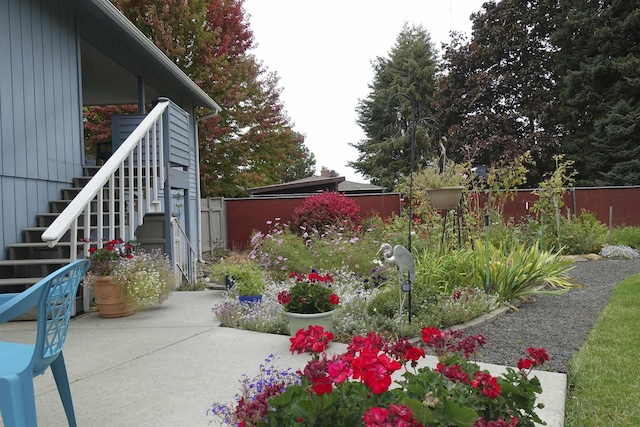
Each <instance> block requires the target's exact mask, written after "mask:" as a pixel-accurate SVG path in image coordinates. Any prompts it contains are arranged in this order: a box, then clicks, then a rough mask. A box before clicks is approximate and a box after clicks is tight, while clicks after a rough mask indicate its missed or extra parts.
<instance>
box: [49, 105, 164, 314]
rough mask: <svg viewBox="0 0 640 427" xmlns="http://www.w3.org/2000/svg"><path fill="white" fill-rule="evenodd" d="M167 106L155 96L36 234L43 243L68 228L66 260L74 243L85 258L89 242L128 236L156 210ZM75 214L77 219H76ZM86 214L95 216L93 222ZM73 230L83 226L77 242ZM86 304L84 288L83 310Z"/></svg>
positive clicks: (74, 253)
mask: <svg viewBox="0 0 640 427" xmlns="http://www.w3.org/2000/svg"><path fill="white" fill-rule="evenodd" d="M168 106H169V102H168V101H161V102H159V103H158V104H157V105H156V106H155V108H154V109H153V110H151V112H150V113H149V114H148V115H147V116H146V117H145V118H144V120H143V121H142V122H141V123H140V124H139V125H138V126H137V127H136V129H135V130H134V131H133V132H132V133H131V135H130V136H129V137H128V138H127V139H126V140H125V141H124V142H123V143H122V145H121V146H120V147H119V148H118V149H117V150H116V151H115V152H114V153H113V154H112V155H111V157H110V158H109V159H108V160H107V161H106V162H105V164H104V165H103V166H102V167H101V168H100V169H99V170H98V171H97V172H96V174H95V175H94V176H93V178H91V180H90V181H89V182H88V183H87V185H85V186H84V188H83V189H82V190H81V191H80V192H79V193H78V195H77V196H76V197H75V198H74V199H73V200H72V201H71V202H70V203H69V205H68V206H67V207H66V208H65V209H64V210H63V211H62V212H61V213H60V215H58V217H57V218H56V219H55V220H54V221H53V223H52V224H51V225H50V226H49V227H48V228H47V229H46V230H45V231H44V233H42V240H43V241H45V242H46V243H47V244H48V246H49V247H54V246H55V245H56V244H58V242H59V241H60V239H62V237H63V236H64V235H65V234H66V233H67V232H69V243H70V249H69V250H70V254H69V257H70V258H71V261H75V260H76V259H77V257H78V246H79V245H80V244H82V249H83V253H84V257H88V256H89V247H90V243H89V242H90V241H92V242H96V243H95V244H96V245H97V247H99V248H101V247H103V245H104V243H105V242H107V241H109V240H113V239H117V238H122V239H123V240H125V241H128V240H131V239H132V238H133V237H134V236H135V230H136V227H138V226H139V225H141V224H142V222H143V219H144V215H145V214H146V213H147V212H161V211H162V203H161V199H160V195H161V194H162V188H161V187H162V186H163V185H164V177H165V171H164V166H163V165H164V159H163V156H164V154H163V153H164V143H165V138H164V135H163V131H162V129H163V126H162V114H163V112H164V111H165V110H166V109H167V107H168ZM149 160H150V161H149ZM94 201H95V202H96V203H95V212H92V209H93V208H92V204H93V202H94ZM81 216H83V221H82V224H79V218H80V217H81ZM92 216H95V218H96V222H95V225H92ZM79 230H82V231H83V236H84V238H83V242H84V243H81V242H79V239H78V231H79ZM89 303H90V301H89V299H88V293H85V298H84V301H83V308H84V310H85V311H86V310H88V309H89Z"/></svg>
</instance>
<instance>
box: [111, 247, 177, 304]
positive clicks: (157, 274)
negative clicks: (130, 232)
mask: <svg viewBox="0 0 640 427" xmlns="http://www.w3.org/2000/svg"><path fill="white" fill-rule="evenodd" d="M111 277H112V278H113V280H114V281H115V282H116V283H118V285H120V287H121V288H122V290H123V293H124V299H125V301H126V302H127V304H129V305H132V306H133V307H134V309H136V310H140V309H143V308H145V307H148V306H151V305H160V304H162V303H164V302H165V301H166V300H167V299H168V298H169V296H170V295H171V292H172V291H173V289H174V288H175V287H176V284H177V282H178V278H177V275H176V272H175V271H174V269H173V268H172V266H171V262H170V261H169V257H168V256H167V255H166V254H165V253H163V252H162V251H161V250H160V249H154V250H152V251H149V252H147V251H144V250H137V251H136V252H135V254H134V256H130V257H125V258H120V259H119V260H118V264H117V268H116V269H115V271H114V272H113V273H112V274H111Z"/></svg>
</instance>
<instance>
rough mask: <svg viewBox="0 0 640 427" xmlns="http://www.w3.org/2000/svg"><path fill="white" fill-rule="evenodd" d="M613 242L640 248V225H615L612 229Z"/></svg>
mask: <svg viewBox="0 0 640 427" xmlns="http://www.w3.org/2000/svg"><path fill="white" fill-rule="evenodd" d="M610 240H611V242H610V243H611V244H612V245H624V246H631V247H632V248H634V249H640V227H628V226H622V227H615V228H614V229H613V230H611V238H610Z"/></svg>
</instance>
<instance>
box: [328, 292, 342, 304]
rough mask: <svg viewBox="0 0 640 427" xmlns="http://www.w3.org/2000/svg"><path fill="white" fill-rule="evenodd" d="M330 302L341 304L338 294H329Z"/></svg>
mask: <svg viewBox="0 0 640 427" xmlns="http://www.w3.org/2000/svg"><path fill="white" fill-rule="evenodd" d="M329 302H330V303H331V304H333V305H338V304H340V298H339V297H338V295H336V294H331V295H329Z"/></svg>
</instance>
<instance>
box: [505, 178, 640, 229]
mask: <svg viewBox="0 0 640 427" xmlns="http://www.w3.org/2000/svg"><path fill="white" fill-rule="evenodd" d="M536 200H538V197H537V196H535V195H533V194H532V190H520V191H519V192H518V194H517V195H516V197H515V198H514V200H513V201H511V200H507V202H506V203H505V206H504V211H503V212H504V217H505V218H514V219H515V220H516V221H519V220H520V219H522V217H524V216H526V215H527V213H528V211H527V207H528V208H529V209H531V206H533V203H534V202H535V201H536ZM563 201H564V207H563V215H564V216H567V212H569V213H570V214H571V215H580V213H581V211H582V210H583V209H584V210H587V211H589V212H591V213H593V214H595V216H596V218H598V220H599V221H600V222H602V223H603V224H606V225H607V226H608V225H611V226H613V227H619V226H622V225H628V226H634V227H635V226H640V187H598V188H574V189H571V190H569V191H568V192H567V193H565V195H564V199H563Z"/></svg>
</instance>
